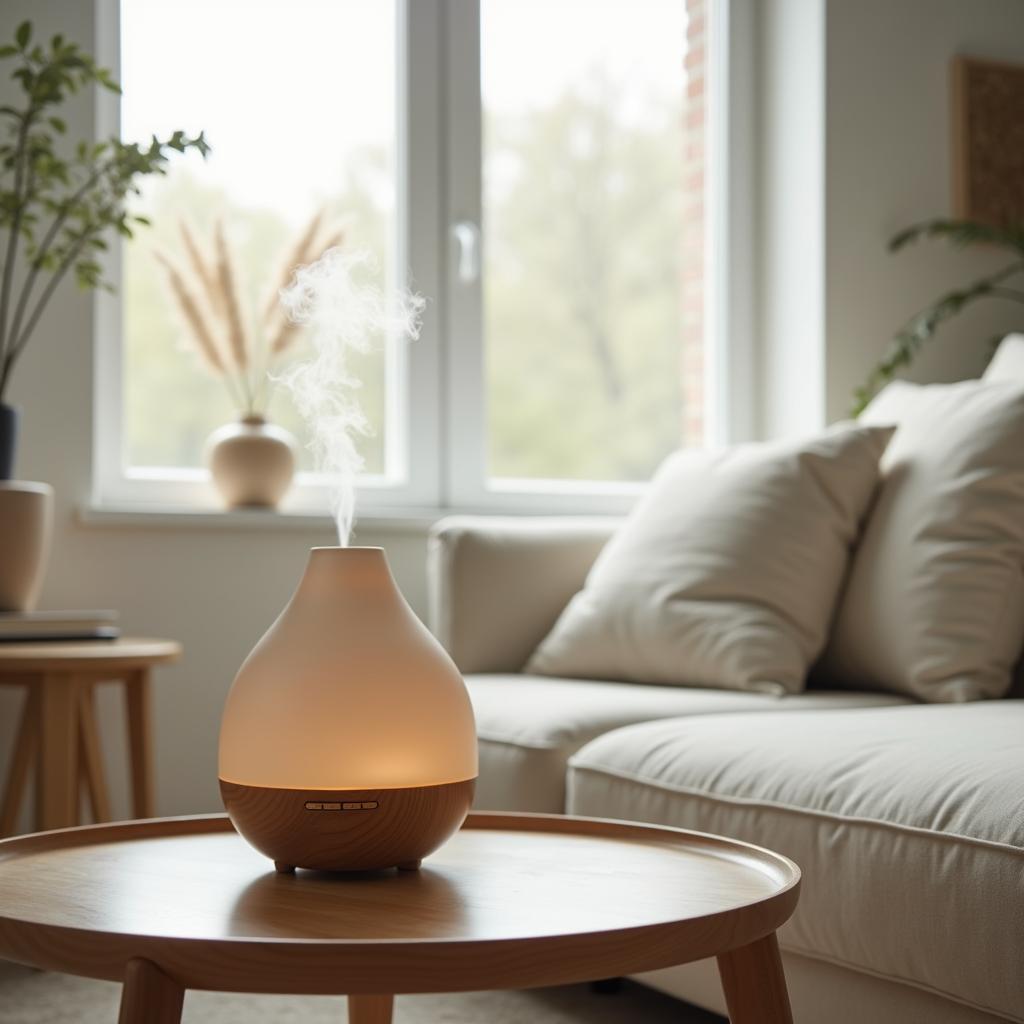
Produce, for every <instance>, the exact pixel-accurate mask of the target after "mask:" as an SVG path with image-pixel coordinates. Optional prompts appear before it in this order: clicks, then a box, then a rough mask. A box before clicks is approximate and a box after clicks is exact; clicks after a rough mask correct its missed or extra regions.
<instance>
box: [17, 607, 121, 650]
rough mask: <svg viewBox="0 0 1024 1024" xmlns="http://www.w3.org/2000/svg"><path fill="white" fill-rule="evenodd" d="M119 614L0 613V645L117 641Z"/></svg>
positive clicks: (77, 612) (119, 631) (88, 612)
mask: <svg viewBox="0 0 1024 1024" xmlns="http://www.w3.org/2000/svg"><path fill="white" fill-rule="evenodd" d="M120 633H121V630H120V629H119V628H118V625H117V612H112V611H70V612H0V643H18V642H25V641H31V642H33V643H38V642H42V641H50V640H53V641H57V640H116V639H117V637H118V636H119V635H120Z"/></svg>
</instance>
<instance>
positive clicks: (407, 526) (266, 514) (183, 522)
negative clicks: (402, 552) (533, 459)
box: [78, 502, 621, 541]
mask: <svg viewBox="0 0 1024 1024" xmlns="http://www.w3.org/2000/svg"><path fill="white" fill-rule="evenodd" d="M452 515H481V516H517V517H523V518H528V517H531V516H555V517H572V518H575V517H583V518H587V519H595V518H599V519H605V518H607V519H619V518H621V513H618V512H608V513H594V512H588V511H582V512H567V511H562V510H559V509H549V510H542V509H536V510H535V509H530V510H524V509H522V508H416V507H410V508H384V507H379V508H373V507H372V506H370V507H368V508H367V509H366V510H365V511H359V510H358V509H357V514H356V522H355V528H354V530H353V536H354V537H355V539H356V540H357V541H358V539H359V534H360V533H364V534H365V533H390V534H420V533H425V532H426V531H427V530H429V529H430V528H431V527H432V526H433V525H434V523H436V522H437V521H438V520H440V519H444V518H445V517H446V516H452ZM78 521H79V522H80V523H83V524H84V525H86V526H95V527H101V528H102V527H110V528H117V527H129V528H131V527H136V528H144V529H153V528H157V529H175V530H176V529H201V530H239V529H241V530H300V531H301V530H308V531H310V532H316V533H325V532H326V533H331V534H333V533H334V530H335V525H334V519H333V518H332V517H331V516H329V515H325V514H324V513H322V512H312V511H301V510H294V509H292V510H288V509H285V510H283V511H269V510H264V509H217V508H184V507H181V506H178V507H175V506H160V505H133V504H131V503H128V502H125V503H104V504H88V505H81V506H79V509H78Z"/></svg>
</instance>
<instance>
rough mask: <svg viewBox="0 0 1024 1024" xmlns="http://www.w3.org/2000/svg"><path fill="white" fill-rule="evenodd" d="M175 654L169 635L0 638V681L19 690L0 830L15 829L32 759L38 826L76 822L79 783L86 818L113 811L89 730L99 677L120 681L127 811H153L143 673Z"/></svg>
mask: <svg viewBox="0 0 1024 1024" xmlns="http://www.w3.org/2000/svg"><path fill="white" fill-rule="evenodd" d="M180 656H181V645H180V644H178V643H175V642H174V641H173V640H148V639H137V638H124V639H121V640H83V641H53V642H49V643H3V644H0V686H23V687H25V689H26V700H25V709H24V711H23V712H22V716H21V725H20V727H19V730H18V738H17V741H16V742H15V745H14V751H13V753H12V754H11V761H10V765H9V768H8V771H7V782H6V785H5V787H4V797H3V802H2V804H0V836H3V835H9V834H10V833H12V832H13V831H14V827H15V823H16V821H17V818H18V811H19V809H20V806H21V800H22V797H23V795H24V791H25V784H26V782H27V781H28V774H29V770H30V769H31V767H32V762H33V760H35V762H36V764H37V772H36V814H35V822H36V828H37V829H53V828H66V827H67V826H68V825H77V824H78V820H79V819H78V810H79V791H80V788H81V787H82V786H83V785H84V786H85V788H86V792H87V794H88V796H89V802H90V805H91V808H92V814H93V819H94V820H95V821H109V820H110V818H111V817H112V815H111V813H110V801H109V798H108V796H107V787H106V781H105V775H104V771H103V754H102V750H101V747H100V739H99V732H98V730H97V728H96V712H95V699H94V695H93V690H94V688H95V686H96V685H97V684H98V683H107V682H119V683H122V684H123V685H124V699H125V709H126V712H127V723H128V756H129V763H130V765H131V773H132V813H133V816H134V817H136V818H149V817H152V816H153V814H154V813H155V812H154V809H153V768H152V759H153V754H152V744H151V733H152V725H151V721H150V704H149V672H150V669H151V668H152V666H154V665H159V664H162V663H165V662H170V661H176V660H177V659H178V658H179V657H180Z"/></svg>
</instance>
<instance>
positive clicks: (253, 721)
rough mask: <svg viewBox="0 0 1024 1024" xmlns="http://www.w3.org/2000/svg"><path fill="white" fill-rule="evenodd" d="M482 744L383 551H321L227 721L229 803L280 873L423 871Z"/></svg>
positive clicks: (445, 834)
mask: <svg viewBox="0 0 1024 1024" xmlns="http://www.w3.org/2000/svg"><path fill="white" fill-rule="evenodd" d="M476 775H477V746H476V729H475V725H474V722H473V711H472V707H471V705H470V702H469V695H468V693H467V692H466V687H465V684H464V683H463V681H462V677H461V676H460V675H459V672H458V669H456V667H455V665H454V663H453V662H452V660H451V659H450V658H449V657H448V655H447V654H446V653H445V651H444V649H443V648H442V647H441V645H440V644H439V643H438V642H437V641H436V640H435V639H434V637H433V636H432V635H431V634H430V632H429V631H428V630H427V629H426V628H425V627H424V626H423V624H422V623H421V622H420V621H419V619H418V618H416V616H415V614H414V613H413V611H412V609H411V608H410V607H409V606H408V604H406V602H405V599H404V598H403V597H402V595H401V593H400V591H399V590H398V587H397V586H396V585H395V581H394V579H393V578H392V576H391V572H390V570H389V569H388V564H387V560H386V558H385V556H384V552H383V551H382V550H381V549H380V548H314V549H313V550H312V552H311V553H310V558H309V563H308V565H307V567H306V572H305V574H304V575H303V577H302V580H301V581H300V583H299V586H298V588H297V589H296V591H295V593H294V595H293V596H292V599H291V601H289V603H288V605H287V606H286V607H285V609H284V611H283V612H282V613H281V615H280V617H279V618H278V620H277V621H276V622H275V623H274V624H273V625H272V626H271V627H270V629H269V630H268V631H267V632H266V634H265V635H264V636H263V638H262V639H261V640H260V641H259V643H258V644H257V645H256V647H255V648H254V649H253V651H252V653H251V654H250V655H249V657H248V658H247V659H246V660H245V662H244V664H243V665H242V667H241V669H240V670H239V672H238V676H237V677H236V679H235V682H234V685H233V686H232V687H231V692H230V693H229V694H228V699H227V704H226V705H225V708H224V717H223V720H222V723H221V733H220V768H219V776H220V789H221V796H222V797H223V800H224V806H225V808H226V809H227V812H228V814H229V816H230V817H231V821H232V823H233V824H234V826H235V828H236V829H237V830H238V832H239V833H240V834H241V835H242V836H243V837H244V838H245V839H247V840H248V841H249V843H251V844H252V846H254V847H255V848H256V849H257V850H259V851H260V853H263V854H264V855H266V856H267V857H269V858H271V860H273V861H274V862H275V865H276V866H277V868H278V870H279V871H287V870H293V869H294V868H296V867H300V868H316V869H320V870H328V871H363V870H372V869H379V868H389V867H400V868H416V867H418V866H419V863H420V861H421V860H422V858H424V857H426V856H427V855H428V854H430V853H432V852H433V851H434V850H436V849H437V848H438V847H439V846H440V845H441V844H442V843H444V842H445V840H446V839H448V838H449V837H450V836H451V835H452V834H453V833H454V832H455V831H456V830H457V829H458V828H459V826H460V825H461V824H462V822H463V821H464V819H465V817H466V814H467V812H468V811H469V807H470V804H471V802H472V799H473V788H474V784H475V782H476Z"/></svg>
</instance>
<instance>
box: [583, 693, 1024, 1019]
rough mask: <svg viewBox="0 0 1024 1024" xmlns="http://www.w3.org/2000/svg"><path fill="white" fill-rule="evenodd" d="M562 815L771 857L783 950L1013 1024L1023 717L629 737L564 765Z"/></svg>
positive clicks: (1022, 869)
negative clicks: (795, 897) (726, 843)
mask: <svg viewBox="0 0 1024 1024" xmlns="http://www.w3.org/2000/svg"><path fill="white" fill-rule="evenodd" d="M568 809H569V811H570V812H571V813H575V814H585V815H593V816H599V817H609V818H625V819H632V820H637V821H646V822H654V823H659V824H667V825H676V826H679V827H682V828H689V829H696V830H698V831H703V832H713V833H719V834H722V835H727V836H731V837H734V838H737V839H742V840H747V841H749V842H753V843H757V844H760V845H763V846H767V847H770V848H771V849H774V850H778V851H779V852H781V853H784V854H786V855H787V856H789V857H791V858H792V859H793V860H795V861H796V862H797V863H798V864H799V865H800V867H801V869H802V871H803V875H804V884H803V890H802V893H801V898H800V905H799V907H798V908H797V912H796V914H795V916H794V917H793V919H792V920H791V921H790V922H789V923H788V924H787V925H786V926H785V928H784V929H783V931H782V933H781V940H782V943H783V945H784V946H785V947H786V948H788V949H790V950H792V951H793V952H796V953H799V954H802V955H804V956H811V957H818V958H820V959H823V960H827V961H830V962H832V963H836V964H840V965H843V966H847V967H851V968H854V969H857V970H862V971H866V972H869V973H872V974H876V975H880V976H884V977H886V978H890V979H892V980H895V981H899V982H903V983H908V984H911V985H915V986H918V987H921V988H924V989H927V990H930V991H933V992H936V993H938V994H941V995H943V996H946V997H947V998H951V999H954V1000H958V1001H960V1002H962V1003H965V1004H968V1005H970V1006H973V1007H975V1008H977V1009H980V1010H986V1011H988V1012H991V1013H995V1014H1002V1015H1004V1016H1005V1017H1006V1018H1008V1019H1010V1020H1014V1021H1024V970H1022V969H1021V967H1022V961H1021V950H1024V912H1022V910H1024V701H1016V700H1013V701H1011V700H1003V701H991V702H982V703H978V704H972V705H970V706H959V707H942V706H927V707H923V706H920V705H914V706H907V707H893V708H877V709H871V708H868V709H859V710H851V711H847V712H845V713H843V714H841V715H835V714H823V713H818V712H804V713H801V714H775V715H765V714H749V715H714V716H703V717H700V718H696V717H692V716H691V717H687V718H677V719H671V720H667V721H659V722H649V723H647V724H641V725H635V726H630V727H628V728H624V729H620V730H618V731H616V732H612V733H609V734H607V735H604V736H602V737H600V738H598V739H596V740H594V741H593V742H592V743H590V744H588V745H587V746H585V747H583V748H582V749H581V750H579V751H578V752H577V753H576V754H575V755H574V756H573V758H572V759H571V761H570V769H569V776H568Z"/></svg>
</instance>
